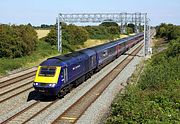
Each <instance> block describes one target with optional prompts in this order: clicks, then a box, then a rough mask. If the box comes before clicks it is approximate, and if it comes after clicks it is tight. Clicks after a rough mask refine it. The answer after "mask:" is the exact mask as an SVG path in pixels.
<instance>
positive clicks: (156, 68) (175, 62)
mask: <svg viewBox="0 0 180 124" xmlns="http://www.w3.org/2000/svg"><path fill="white" fill-rule="evenodd" d="M168 49H169V48H168ZM168 49H167V50H164V51H163V52H160V53H158V54H156V55H154V56H153V57H152V59H151V60H148V61H146V62H145V67H144V70H143V72H142V74H141V75H140V78H139V80H138V82H137V83H136V80H137V78H138V74H134V75H133V78H132V79H130V82H133V84H131V85H128V86H127V88H126V90H125V92H124V93H123V94H119V95H118V96H117V98H116V99H115V100H114V102H113V104H112V106H111V112H110V116H109V118H108V119H107V120H106V124H121V123H133V124H134V123H135V124H139V123H149V124H151V123H153V124H154V123H158V124H159V123H160V124H161V123H162V124H164V123H165V124H169V123H170V124H179V123H180V118H179V117H180V95H179V94H180V66H179V65H180V55H178V54H177V55H176V56H167V51H168ZM139 72H140V71H139ZM139 74H140V73H139Z"/></svg>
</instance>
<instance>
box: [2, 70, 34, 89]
mask: <svg viewBox="0 0 180 124" xmlns="http://www.w3.org/2000/svg"><path fill="white" fill-rule="evenodd" d="M35 72H36V70H34V71H31V72H28V73H24V74H22V75H20V76H17V77H13V78H10V79H8V80H5V81H2V82H0V88H4V87H6V86H9V85H11V84H15V83H18V82H19V81H22V80H25V79H27V78H29V77H33V76H35Z"/></svg>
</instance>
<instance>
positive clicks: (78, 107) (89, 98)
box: [0, 44, 143, 124]
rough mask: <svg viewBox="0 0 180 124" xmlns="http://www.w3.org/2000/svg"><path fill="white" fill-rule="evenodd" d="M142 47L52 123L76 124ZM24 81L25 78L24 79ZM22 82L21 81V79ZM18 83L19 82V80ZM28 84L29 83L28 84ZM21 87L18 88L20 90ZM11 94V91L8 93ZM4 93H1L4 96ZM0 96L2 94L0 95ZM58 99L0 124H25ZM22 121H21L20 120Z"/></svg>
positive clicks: (22, 111)
mask: <svg viewBox="0 0 180 124" xmlns="http://www.w3.org/2000/svg"><path fill="white" fill-rule="evenodd" d="M142 47H143V45H142V44H141V45H140V46H139V47H138V48H136V49H135V50H134V51H133V53H132V54H131V55H132V56H127V57H126V58H125V59H124V60H123V61H122V62H121V63H120V64H118V65H117V66H116V67H115V68H114V69H113V70H111V71H110V72H109V73H108V74H107V75H106V76H104V78H102V79H101V80H100V81H99V82H98V83H97V84H95V85H94V86H93V87H92V88H91V89H90V90H89V91H87V92H86V93H85V94H84V95H83V96H82V97H80V99H78V100H77V101H76V102H75V103H73V105H71V106H70V107H69V108H68V109H67V110H65V111H64V112H63V113H62V114H61V115H60V116H59V117H58V118H56V119H55V120H54V122H53V123H76V122H77V120H78V119H79V118H80V117H81V116H82V115H83V113H84V112H85V111H86V110H87V108H88V107H89V106H90V105H91V104H92V103H93V102H94V101H95V100H96V99H97V98H98V97H99V96H100V95H101V94H102V93H103V91H104V90H105V89H106V88H107V87H108V86H109V84H110V83H111V82H112V81H113V80H114V79H115V78H116V77H117V76H118V75H119V73H120V72H121V71H122V70H123V69H124V68H125V67H126V66H127V65H128V64H129V63H130V62H131V60H132V59H133V58H134V56H135V55H136V54H137V53H138V52H139V51H140V49H141V48H142ZM24 79H25V78H24ZM22 80H23V79H22ZM19 81H20V80H19ZM29 83H30V82H29ZM21 87H23V86H19V88H21ZM30 89H33V88H32V87H29V88H28V89H25V90H23V91H21V92H19V93H17V94H14V95H12V96H11V97H9V98H7V99H4V100H2V101H0V103H1V102H4V101H6V100H8V99H10V98H12V97H14V96H17V95H19V94H21V93H23V92H25V91H28V90H30ZM8 92H11V91H8ZM4 94H5V93H3V95H4ZM1 95H2V94H1ZM57 101H59V100H58V99H57V100H55V101H53V102H50V103H42V102H39V101H35V102H34V103H32V104H31V105H30V106H28V107H26V108H25V109H23V110H21V111H20V112H18V113H16V114H15V115H13V116H11V117H9V118H8V119H6V120H5V121H3V122H1V123H2V124H5V123H9V122H15V123H16V122H18V121H20V122H21V123H27V122H29V121H30V120H31V119H33V118H34V117H36V116H37V115H39V114H40V113H42V112H43V111H45V110H46V109H47V108H49V107H50V106H52V105H53V104H55V103H56V102H57ZM38 106H41V109H40V110H37V109H36V108H38ZM28 112H29V113H30V114H28V117H27V116H26V115H27V114H26V113H28ZM21 119H22V120H21Z"/></svg>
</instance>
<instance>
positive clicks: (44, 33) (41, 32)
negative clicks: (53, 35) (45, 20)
mask: <svg viewBox="0 0 180 124" xmlns="http://www.w3.org/2000/svg"><path fill="white" fill-rule="evenodd" d="M49 31H50V30H44V29H38V30H36V32H37V35H38V39H41V38H43V37H45V36H47V34H48V33H49Z"/></svg>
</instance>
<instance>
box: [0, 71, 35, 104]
mask: <svg viewBox="0 0 180 124" xmlns="http://www.w3.org/2000/svg"><path fill="white" fill-rule="evenodd" d="M35 72H36V68H32V69H30V71H28V72H25V73H23V71H21V72H20V73H21V74H19V75H17V76H13V74H12V75H9V76H7V77H4V78H0V97H1V98H0V103H2V102H5V101H7V100H9V99H11V98H13V97H15V96H17V95H19V94H22V93H24V92H26V91H28V90H31V89H33V87H32V83H33V79H34V76H35ZM11 76H12V77H11Z"/></svg>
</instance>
